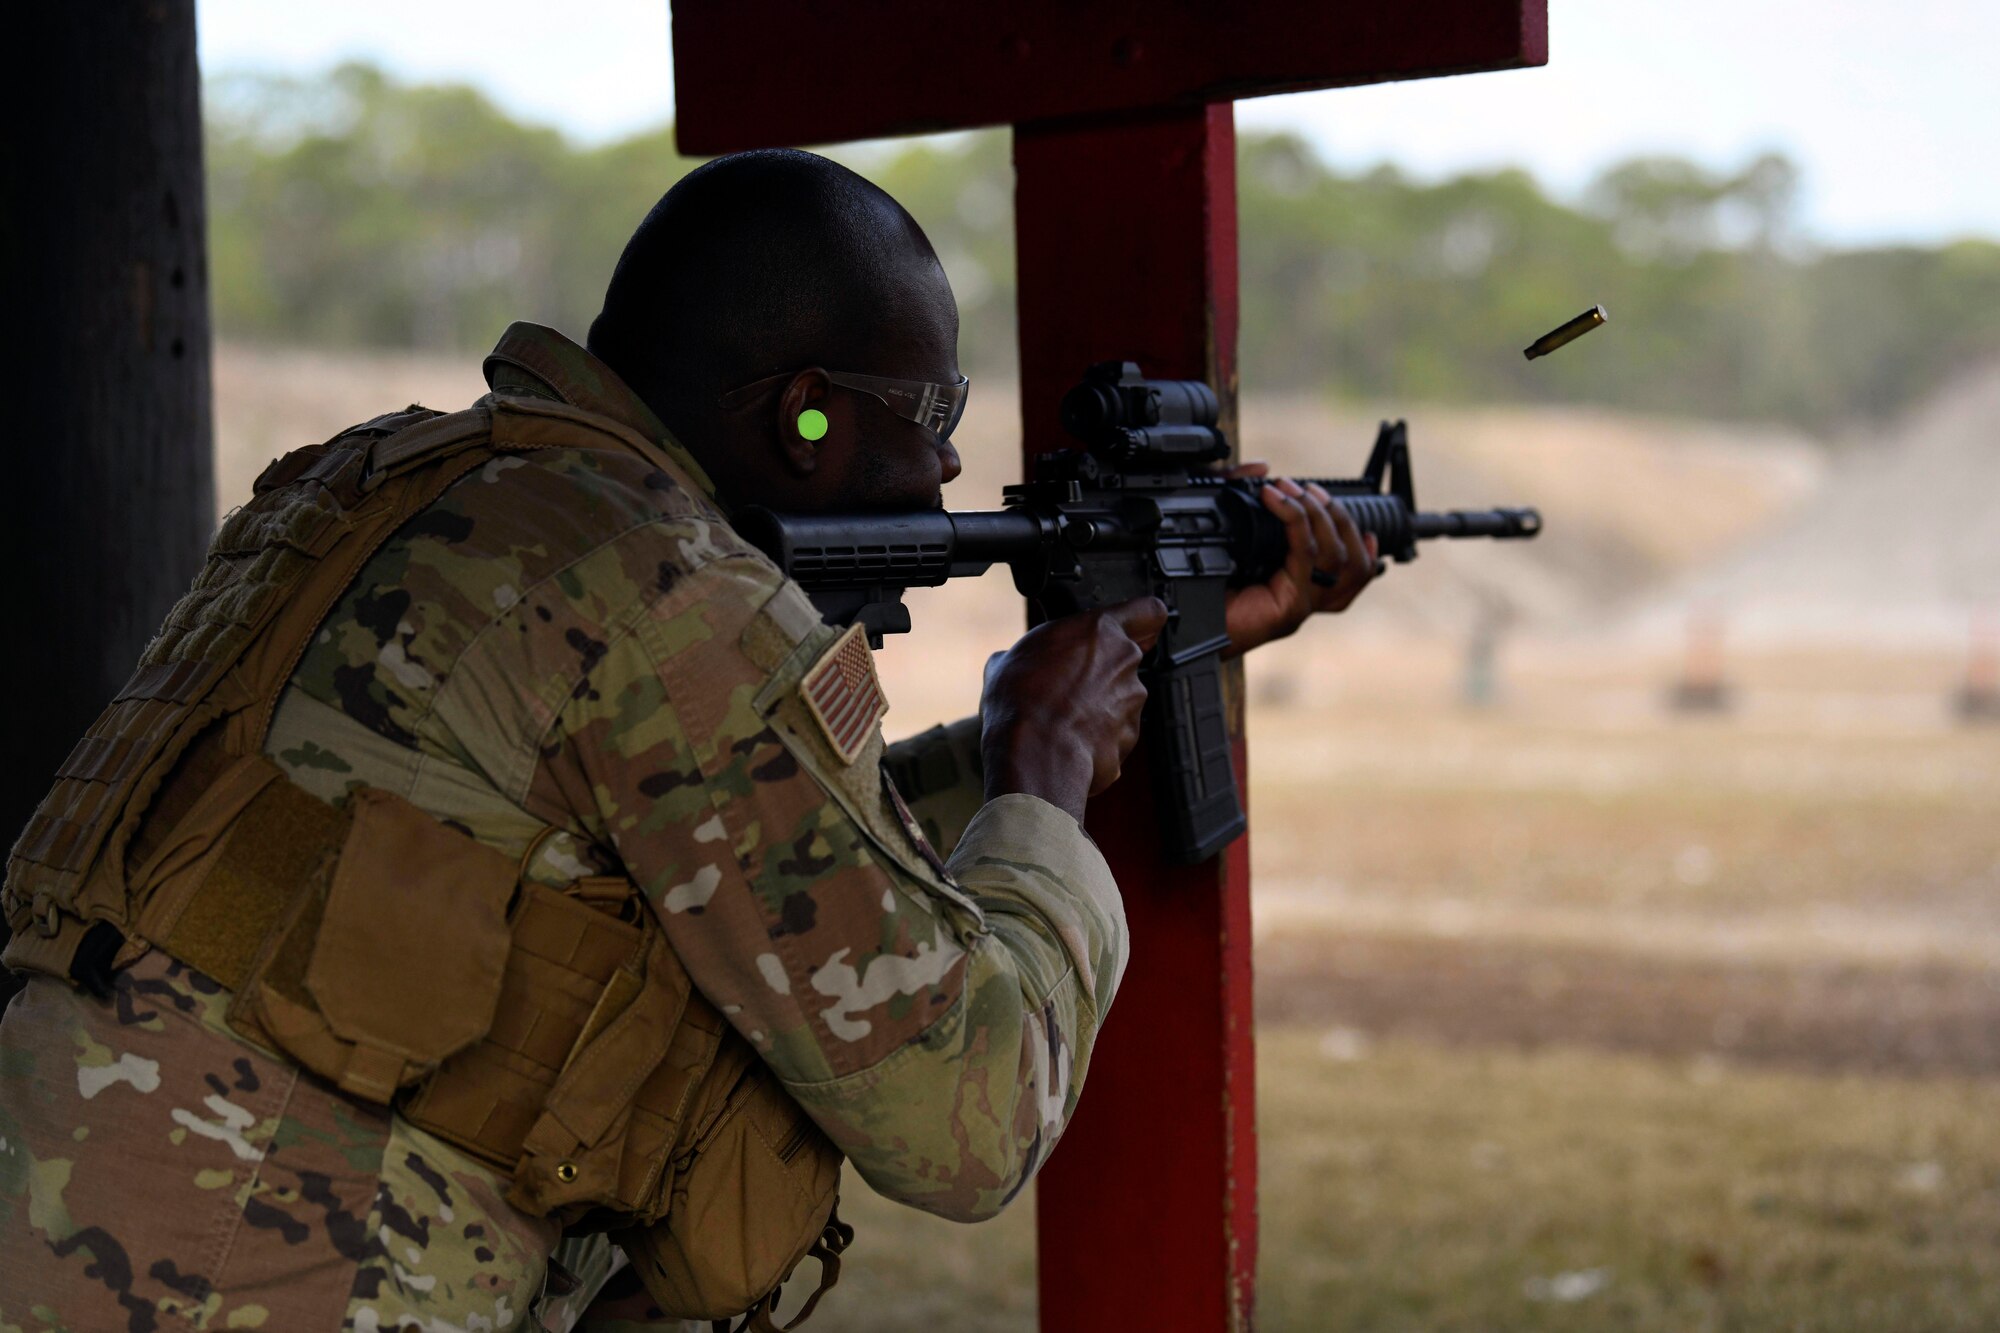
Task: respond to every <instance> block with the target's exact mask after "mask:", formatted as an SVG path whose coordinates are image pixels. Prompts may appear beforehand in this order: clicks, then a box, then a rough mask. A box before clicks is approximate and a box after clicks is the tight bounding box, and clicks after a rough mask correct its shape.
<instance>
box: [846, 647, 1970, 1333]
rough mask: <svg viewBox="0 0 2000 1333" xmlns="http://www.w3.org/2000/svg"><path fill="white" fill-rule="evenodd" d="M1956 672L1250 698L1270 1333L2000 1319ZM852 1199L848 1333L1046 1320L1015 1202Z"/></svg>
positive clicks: (1623, 676) (1588, 658)
mask: <svg viewBox="0 0 2000 1333" xmlns="http://www.w3.org/2000/svg"><path fill="white" fill-rule="evenodd" d="M1302 638H1303V636H1302ZM1957 666H1958V664H1957V663H1956V662H1955V661H1953V660H1951V659H1950V658H1949V657H1940V658H1934V659H1922V658H1911V657H1907V656H1897V657H1882V658H1878V659H1873V660H1858V659H1855V658H1853V657H1851V656H1849V657H1844V658H1821V657H1814V656H1812V655H1804V656H1798V657H1789V658H1784V659H1770V660H1758V661H1750V660H1745V661H1743V662H1741V663H1738V664H1737V670H1736V678H1737V682H1738V685H1739V696H1738V707H1737V708H1736V710H1735V711H1734V712H1733V713H1732V714H1730V715H1727V716H1724V717H1719V718H1718V717H1708V718H1701V717H1692V718H1691V717H1677V716H1674V715H1673V714H1671V713H1669V712H1668V711H1667V710H1666V709H1665V708H1664V707H1663V705H1662V702H1661V700H1662V698H1663V694H1664V687H1665V685H1666V684H1667V683H1668V682H1669V681H1670V680H1671V676H1672V671H1673V668H1674V663H1673V661H1672V660H1671V658H1670V657H1665V658H1649V657H1646V656H1644V655H1637V654H1633V653H1630V652H1622V653H1621V652H1613V651H1608V650H1607V651H1596V650H1593V651H1590V652H1583V651H1576V652H1567V653H1566V652H1561V651H1556V650H1549V651H1546V652H1539V651H1538V652H1529V651H1526V650H1524V652H1523V653H1522V655H1521V656H1520V658H1519V659H1518V660H1517V661H1516V662H1515V663H1514V664H1513V666H1512V669H1511V671H1510V672H1509V673H1508V675H1507V685H1508V688H1507V691H1506V693H1505V696H1504V702H1503V704H1502V705H1501V706H1500V707H1497V708H1494V709H1491V710H1486V711H1480V712H1473V711H1467V710H1465V709H1463V708H1460V707H1458V706H1457V705H1456V704H1455V703H1454V702H1453V701H1452V697H1451V696H1452V684H1453V680H1454V663H1453V661H1452V659H1451V655H1450V653H1449V651H1448V650H1446V649H1442V648H1438V647H1436V646H1433V647H1431V648H1430V649H1427V650H1426V649H1421V648H1410V647H1409V646H1407V645H1405V646H1404V648H1403V649H1402V650H1400V651H1397V652H1389V651H1387V650H1386V648H1384V647H1382V646H1380V645H1377V646H1374V647H1371V646H1369V645H1367V644H1366V643H1362V644H1360V645H1359V646H1356V645H1354V644H1349V645H1347V646H1346V647H1345V649H1344V650H1343V651H1339V652H1336V651H1335V650H1334V649H1332V648H1330V647H1329V646H1328V645H1327V644H1326V643H1324V642H1321V643H1318V644H1313V643H1305V642H1302V643H1301V644H1300V645H1299V647H1298V648H1297V649H1296V650H1292V649H1290V648H1288V649H1287V650H1285V651H1283V652H1280V653H1279V654H1277V655H1276V656H1275V658H1274V660H1273V661H1271V662H1269V663H1266V664H1263V665H1262V666H1260V668H1259V669H1260V671H1261V672H1263V673H1266V674H1267V675H1268V674H1269V673H1277V674H1280V675H1283V674H1287V673H1291V674H1296V675H1298V676H1301V677H1304V678H1306V679H1310V680H1312V681H1314V682H1315V684H1314V689H1316V690H1322V691H1323V694H1322V696H1321V697H1322V700H1323V702H1320V703H1315V704H1313V705H1312V706H1310V707H1308V706H1305V705H1304V704H1303V703H1301V704H1298V705H1289V704H1288V705H1282V706H1280V705H1272V704H1258V703H1255V702H1254V701H1255V700H1257V699H1259V698H1260V697H1262V698H1269V697H1271V696H1272V695H1274V694H1275V695H1276V696H1277V697H1280V698H1293V699H1303V698H1305V697H1306V696H1305V695H1304V694H1303V692H1302V691H1289V692H1288V691H1275V692H1274V691H1269V690H1268V689H1260V688H1259V680H1258V678H1257V676H1255V675H1253V679H1252V699H1253V706H1252V709H1251V737H1252V754H1253V767H1254V772H1255V775H1256V776H1255V782H1254V786H1253V790H1252V794H1251V805H1252V810H1253V812H1254V818H1255V822H1254V831H1255V837H1254V841H1253V853H1252V855H1253V862H1254V865H1255V876H1256V879H1255V883H1256V888H1255V896H1254V903H1255V913H1256V920H1257V930H1258V942H1257V968H1258V976H1259V985H1258V996H1257V1003H1258V1013H1259V1018H1260V1022H1259V1033H1260V1047H1259V1057H1258V1059H1259V1078H1258V1086H1259V1116H1258V1123H1259V1128H1260V1134H1261V1149H1260V1151H1261V1154H1262V1160H1261V1171H1260V1177H1261V1182H1262V1204H1261V1225H1262V1244H1261V1265H1260V1270H1259V1284H1258V1302H1259V1315H1260V1325H1261V1326H1262V1327H1264V1328H1266V1329H1285V1330H1291V1329H1298V1330H1316V1329H1343V1330H1346V1329H1368V1330H1378V1329H1379V1330H1413V1331H1414V1330H1468V1331H1470V1330H1502V1329H1505V1330H1552V1331H1553V1330H1570V1329H1579V1330H1580V1329H1632V1330H1656V1329H1657V1330H1732V1331H1733V1330H1744V1331H1749V1330H1794V1329H1797V1330H1815V1331H1817V1330H1834V1331H1837V1330H1856V1331H1859V1330H1886V1329H1893V1330H1899V1331H1900V1330H1960V1329H1962V1330H1990V1329H1994V1328H2000V820H1995V819H1994V818H1993V811H1994V810H1995V808H1996V807H2000V732H1996V731H1995V730H1993V729H1992V728H1984V729H1981V728H1963V727H1959V726H1956V725H1954V724H1953V723H1952V722H1951V720H1950V716H1949V712H1948V709H1947V708H1946V706H1945V702H1944V701H1945V698H1946V694H1947V692H1948V688H1949V686H1950V684H1951V683H1952V680H1953V673H1954V671H1955V669H1956V668H1957ZM913 688H914V682H913ZM1119 1019H1120V1015H1119V1014H1118V1013H1117V1011H1114V1014H1113V1018H1112V1022H1111V1026H1110V1027H1109V1028H1108V1029H1107V1035H1106V1039H1107V1040H1110V1039H1113V1038H1114V1036H1115V1031H1116V1026H1117V1023H1118V1022H1119ZM1128 1021H1129V1020H1128ZM850 1195H851V1197H850V1199H849V1201H848V1202H847V1204H846V1205H844V1207H845V1209H846V1211H847V1212H849V1213H851V1214H852V1215H853V1218H854V1220H855V1222H856V1225H857V1227H858V1228H859V1229H860V1232H861V1238H860V1240H859V1241H857V1248H856V1250H855V1251H854V1261H853V1263H852V1264H850V1266H849V1273H848V1275H847V1277H846V1278H845V1279H844V1281H843V1287H842V1290H841V1291H840V1292H839V1293H838V1297H837V1298H836V1299H835V1300H834V1301H833V1303H832V1305H831V1306H830V1307H829V1308H828V1310H827V1311H826V1313H824V1314H823V1315H821V1316H817V1317H818V1318H824V1319H826V1320H827V1323H828V1326H829V1328H832V1329H851V1330H861V1329H869V1330H900V1329H910V1330H916V1329H925V1330H930V1329H936V1328H952V1329H968V1330H1025V1329H1030V1328H1032V1327H1033V1326H1034V1294H1033V1283H1032V1277H1033V1267H1034V1260H1033V1243H1034V1239H1033V1215H1032V1207H1031V1205H1030V1204H1029V1203H1028V1202H1027V1201H1026V1200H1024V1201H1023V1202H1021V1203H1020V1204H1017V1205H1016V1207H1015V1209H1014V1210H1013V1211H1011V1212H1010V1213H1009V1214H1007V1215H1006V1216H1004V1217H1002V1218H1001V1219H999V1220H998V1221H997V1222H994V1223H991V1224H988V1225H986V1226H983V1227H975V1228H965V1227H956V1226H952V1225H950V1224H946V1223H941V1222H935V1221H932V1220H930V1219H927V1218H924V1217H921V1216H919V1215H917V1214H914V1213H910V1212H909V1211H907V1210H903V1209H898V1208H895V1207H892V1206H889V1205H886V1204H883V1203H882V1202H880V1201H879V1200H876V1199H873V1198H872V1197H870V1196H867V1195H866V1192H865V1189H864V1188H863V1187H860V1186H859V1185H854V1186H852V1187H851V1189H850Z"/></svg>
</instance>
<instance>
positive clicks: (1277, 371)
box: [206, 64, 2000, 428]
mask: <svg viewBox="0 0 2000 1333" xmlns="http://www.w3.org/2000/svg"><path fill="white" fill-rule="evenodd" d="M206 96H207V118H208V143H207V150H208V174H209V190H210V200H209V217H210V228H211V242H212V247H213V258H212V276H213V286H214V302H215V316H216V322H217V326H218V328H219V329H220V331H221V332H222V333H223V335H224V336H228V337H234V338H242V339H259V340H276V341H283V342H287V343H297V344H310V345H327V346H363V347H416V348H429V349H451V350H466V351H471V350H478V349H482V348H484V347H485V346H487V345H490V343H491V342H492V340H493V339H494V338H495V337H496V336H497V335H498V333H499V331H500V330H501V329H502V328H504V327H505V326H506V324H507V323H508V322H509V321H510V320H514V319H534V320H538V321H541V322H544V323H550V324H554V325H556V326H557V327H559V328H563V329H565V330H567V331H569V332H571V333H573V334H577V335H580V334H581V333H582V331H583V330H584V329H585V328H586V327H587V326H588V324H589V321H590V320H591V318H592V317H593V316H594V315H595V314H596V310H597V301H598V298H599V296H600V295H601V293H602V291H603V288H604V283H605V280H606V278H607V277H608V276H609V275H610V272H611V267H612V265H613V263H614V262H615V261H616V259H617V256H618V252H619V248H620V247H621V246H622V244H623V243H624V240H625V237H626V236H627V235H628V234H629V233H630V231H631V229H632V227H633V226H634V224H636V222H637V221H638V220H639V218H641V217H642V216H644V214H645V212H646V210H647V209H648V208H649V207H650V206H651V205H652V203H653V201H654V200H655V199H656V198H657V197H658V196H659V194H660V193H661V192H662V191H664V190H665V189H666V188H667V187H668V186H669V185H671V184H672V183H673V182H674V181H675V180H676V179H678V178H679V177H680V176H681V175H683V174H684V173H686V172H687V171H688V170H690V169H692V168H693V167H694V166H695V165H696V163H695V161H693V160H691V159H688V158H683V157H681V156H680V155H679V154H678V153H677V152H676V151H675V149H674V144H673V136H672V132H671V130H670V129H668V128H661V129H658V130H654V131H649V132H647V133H643V134H638V135H634V136H632V137H629V138H626V139H622V140H619V141H617V142H614V143H610V144H605V145H601V146H578V145H575V144H572V143H570V142H569V141H567V140H566V139H565V138H564V137H563V136H562V135H561V134H559V133H558V132H556V131H555V130H552V129H549V128H546V127H541V126H535V125H527V124H522V123H520V122H518V121H516V120H514V119H512V118H511V117H509V116H508V115H507V114H505V113H504V112H503V111H501V110H500V109H499V108H497V107H496V106H494V105H493V104H492V103H491V102H490V101H489V100H488V99H486V98H485V97H484V96H483V95H482V94H480V93H479V92H478V91H476V90H474V89H472V88H469V87H463V86H415V85H407V84H402V83H399V82H398V81H396V80H394V79H392V78H390V77H388V76H387V75H385V74H383V73H382V72H380V71H379V70H376V69H373V68H371V67H369V66H367V65H361V64H350V65H345V66H342V67H340V68H338V69H336V70H333V71H331V72H330V73H328V74H327V75H325V76H323V77H320V78H315V79H307V80H300V79H292V78H281V77H271V76H262V75H231V76H224V77H222V78H219V79H213V80H211V81H210V82H209V85H208V87H207V89H206ZM840 155H841V156H842V157H843V160H845V161H847V162H848V163H849V164H850V165H852V166H854V167H855V168H856V169H857V170H860V171H862V172H863V174H865V175H867V176H869V177H870V178H871V179H874V180H876V181H877V182H879V183H880V184H881V185H882V186H883V187H884V188H886V189H887V190H889V192H890V193H892V194H893V195H895V196H896V197H897V198H898V199H900V200H902V201H903V203H904V204H905V205H907V206H908V207H909V208H910V210H911V212H912V213H913V214H915V216H916V217H917V219H918V221H919V222H920V223H922V224H923V226H924V228H925V230H926V231H927V232H928V233H929V235H930V237H931V240H932V242H933V244H934V245H935V246H936V247H937V249H938V252H939V254H940V256H941V257H942V258H943V260H944V263H945V266H946V269H947V271H948V272H949V273H950V274H951V277H952V282H953V287H954V289H955V290H956V291H957V293H958V298H959V303H960V308H961V314H962V317H963V322H964V333H963V337H962V340H961V343H962V350H963V356H964V361H965V364H966V366H967V369H968V372H969V373H978V372H982V371H983V372H985V373H989V374H990V373H994V372H995V371H1004V370H1006V369H1007V368H1008V367H1009V366H1010V365H1011V362H1012V359H1013V355H1014V322H1013V306H1014V274H1013V236H1012V203H1011V181H1012V178H1011V170H1010V167H1009V163H1008V160H1007V136H1006V134H1005V132H1004V131H994V132H987V133H980V134H974V135H965V136H958V137H957V138H956V139H954V140H948V141H914V142H909V143H904V144H897V145H888V146H875V147H870V148H864V149H855V150H848V151H846V152H844V153H842V154H840ZM1238 179H1239V199H1240V203H1239V207H1240V224H1241V253H1242V281H1243V292H1242V312H1243V314H1242V319H1243V325H1242V345H1241V363H1242V366H1243V374H1244V379H1245V382H1246V384H1248V385H1250V386H1251V387H1253V388H1254V387H1285V388H1294V389H1313V390H1321V391H1326V392H1331V393H1336V394H1341V395H1348V396H1355V397H1368V398H1390V399H1394V398H1408V399H1421V400H1426V401H1480V402H1494V401H1548V402H1553V401H1562V402H1595V403H1602V404H1607V405H1612V406H1618V407H1624V408H1631V409H1638V410H1643V411H1657V412H1667V413H1679V414H1702V415H1712V416H1728V417H1736V418H1743V419H1757V420H1774V421H1788V422H1793V423H1797V424H1800V425H1803V426H1806V427H1808V428H1824V427H1827V426H1830V425H1833V424H1836V423H1841V422H1847V421H1853V420H1856V419H1861V420H1869V419H1881V418H1885V417H1887V416H1890V415H1892V414H1894V413H1895V412H1896V411H1898V410H1900V409H1901V408H1903V407H1905V406H1907V405H1909V404H1910V403H1912V402H1913V401H1915V400H1916V399H1918V398H1920V397H1922V396H1923V395H1924V394H1925V393H1927V392H1928V391H1930V390H1931V389H1933V388H1935V387H1936V386H1937V385H1938V384H1940V383H1941V382H1943V381H1944V380H1946V379H1948V378H1950V377H1951V376H1952V375H1954V374H1955V373H1958V372H1959V371H1961V370H1964V369H1966V368H1968V367H1971V366H1973V365H1976V364H1978V363H1980V362H1983V361H1985V360H1988V359H1991V358H1994V357H1996V356H2000V244H1996V243H1994V242H1993V241H1989V240H1980V239H1966V240H1960V241H1956V242H1953V243H1950V244H1945V245H1937V246H1928V247H1919V246H1897V247H1884V248H1872V249H1850V250H1832V249H1823V248H1817V247H1813V246H1811V245H1809V244H1807V243H1806V242H1805V241H1803V240H1802V239H1801V238H1800V236H1799V235H1798V232H1797V222H1796V216H1795V199H1796V195H1797V190H1798V173H1797V171H1796V170H1795V169H1794V168H1793V166H1792V165H1791V164H1790V163H1789V162H1787V161H1786V160H1784V159H1783V158H1781V157H1778V156H1765V157H1760V158H1758V159H1756V160H1754V161H1751V162H1749V163H1747V164H1745V165H1744V166H1743V167H1742V168H1741V169H1740V170H1737V171H1716V170H1711V169H1709V168H1705V167H1702V166H1699V165H1696V164H1693V163H1689V162H1684V161H1680V160H1677V159H1672V158H1643V159H1637V160H1633V161H1629V162H1624V163H1620V164H1618V165H1616V166H1613V167H1611V168H1610V169H1608V170H1606V171H1605V172H1603V173H1602V174H1601V175H1600V176H1599V177H1598V178H1597V180H1596V181H1595V183H1594V184H1593V185H1592V186H1591V187H1590V189H1589V190H1588V191H1587V192H1586V194H1585V195H1584V197H1583V198H1581V199H1580V200H1578V201H1575V202H1573V203H1570V202H1563V201H1560V200H1557V199H1554V198H1552V197H1551V196H1550V195H1549V194H1548V193H1547V192H1545V191H1544V190H1543V189H1542V188H1541V187H1540V186H1539V185H1538V184H1537V183H1536V181H1535V180H1534V178H1533V177H1532V176H1530V175H1528V174H1527V173H1526V172H1523V171H1519V170H1504V171H1496V172H1487V173H1472V174H1466V175H1461V176H1458V177H1455V178H1452V179H1449V180H1445V181H1442V182H1434V183H1433V182H1423V181H1417V180H1412V179H1410V178H1409V177H1407V176H1405V175H1404V174H1402V173H1401V172H1399V171H1397V170H1396V169H1395V168H1393V167H1387V166H1385V167H1379V168H1376V169H1375V170H1372V171H1368V172H1361V173H1351V174H1349V173H1342V172H1339V171H1336V170H1334V169H1332V168H1330V167H1329V166H1328V165H1327V164H1326V163H1324V162H1323V161H1321V160H1320V159H1319V157H1318V156H1317V155H1316V154H1315V153H1314V152H1313V151H1312V149H1311V148H1309V147H1308V146H1307V145H1306V144H1305V143H1304V142H1303V141H1302V140H1300V139H1298V138H1296V137H1293V136H1289V135H1267V134H1246V135H1245V136H1244V137H1243V139H1242V142H1241V146H1240V157H1239V166H1238ZM1134 216H1135V218H1139V217H1142V216H1143V208H1140V207H1135V210H1134ZM1598 302H1601V303H1602V304H1604V305H1605V306H1606V307H1607V308H1608V309H1609V310H1610V312H1611V314H1612V321H1613V322H1612V325H1611V326H1610V327H1609V328H1608V329H1607V330H1605V331H1603V332H1600V333H1597V334H1594V335H1592V336H1591V337H1590V338H1587V339H1585V340H1583V341H1582V342H1579V343H1577V344H1575V345H1574V346H1573V347H1570V348H1566V349H1564V351H1562V352H1560V353H1558V354H1557V355H1555V356H1552V357H1549V358H1547V359H1545V360H1539V361H1536V362H1533V363H1529V362H1526V361H1524V360H1523V359H1522V357H1521V354H1520V349H1521V347H1523V346H1525V345H1526V343H1527V342H1528V341H1529V340H1531V339H1532V338H1534V337H1535V336H1537V335H1539V334H1540V333H1542V332H1544V331H1545V330H1547V329H1548V328H1551V327H1553V326H1554V325H1555V324H1557V323H1560V322H1561V321H1562V320H1564V319H1567V318H1568V317H1569V316H1571V315H1573V314H1575V313H1576V312H1577V311H1579V310H1582V309H1585V308H1587V307H1588V306H1589V305H1591V304H1592V303H1598Z"/></svg>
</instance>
